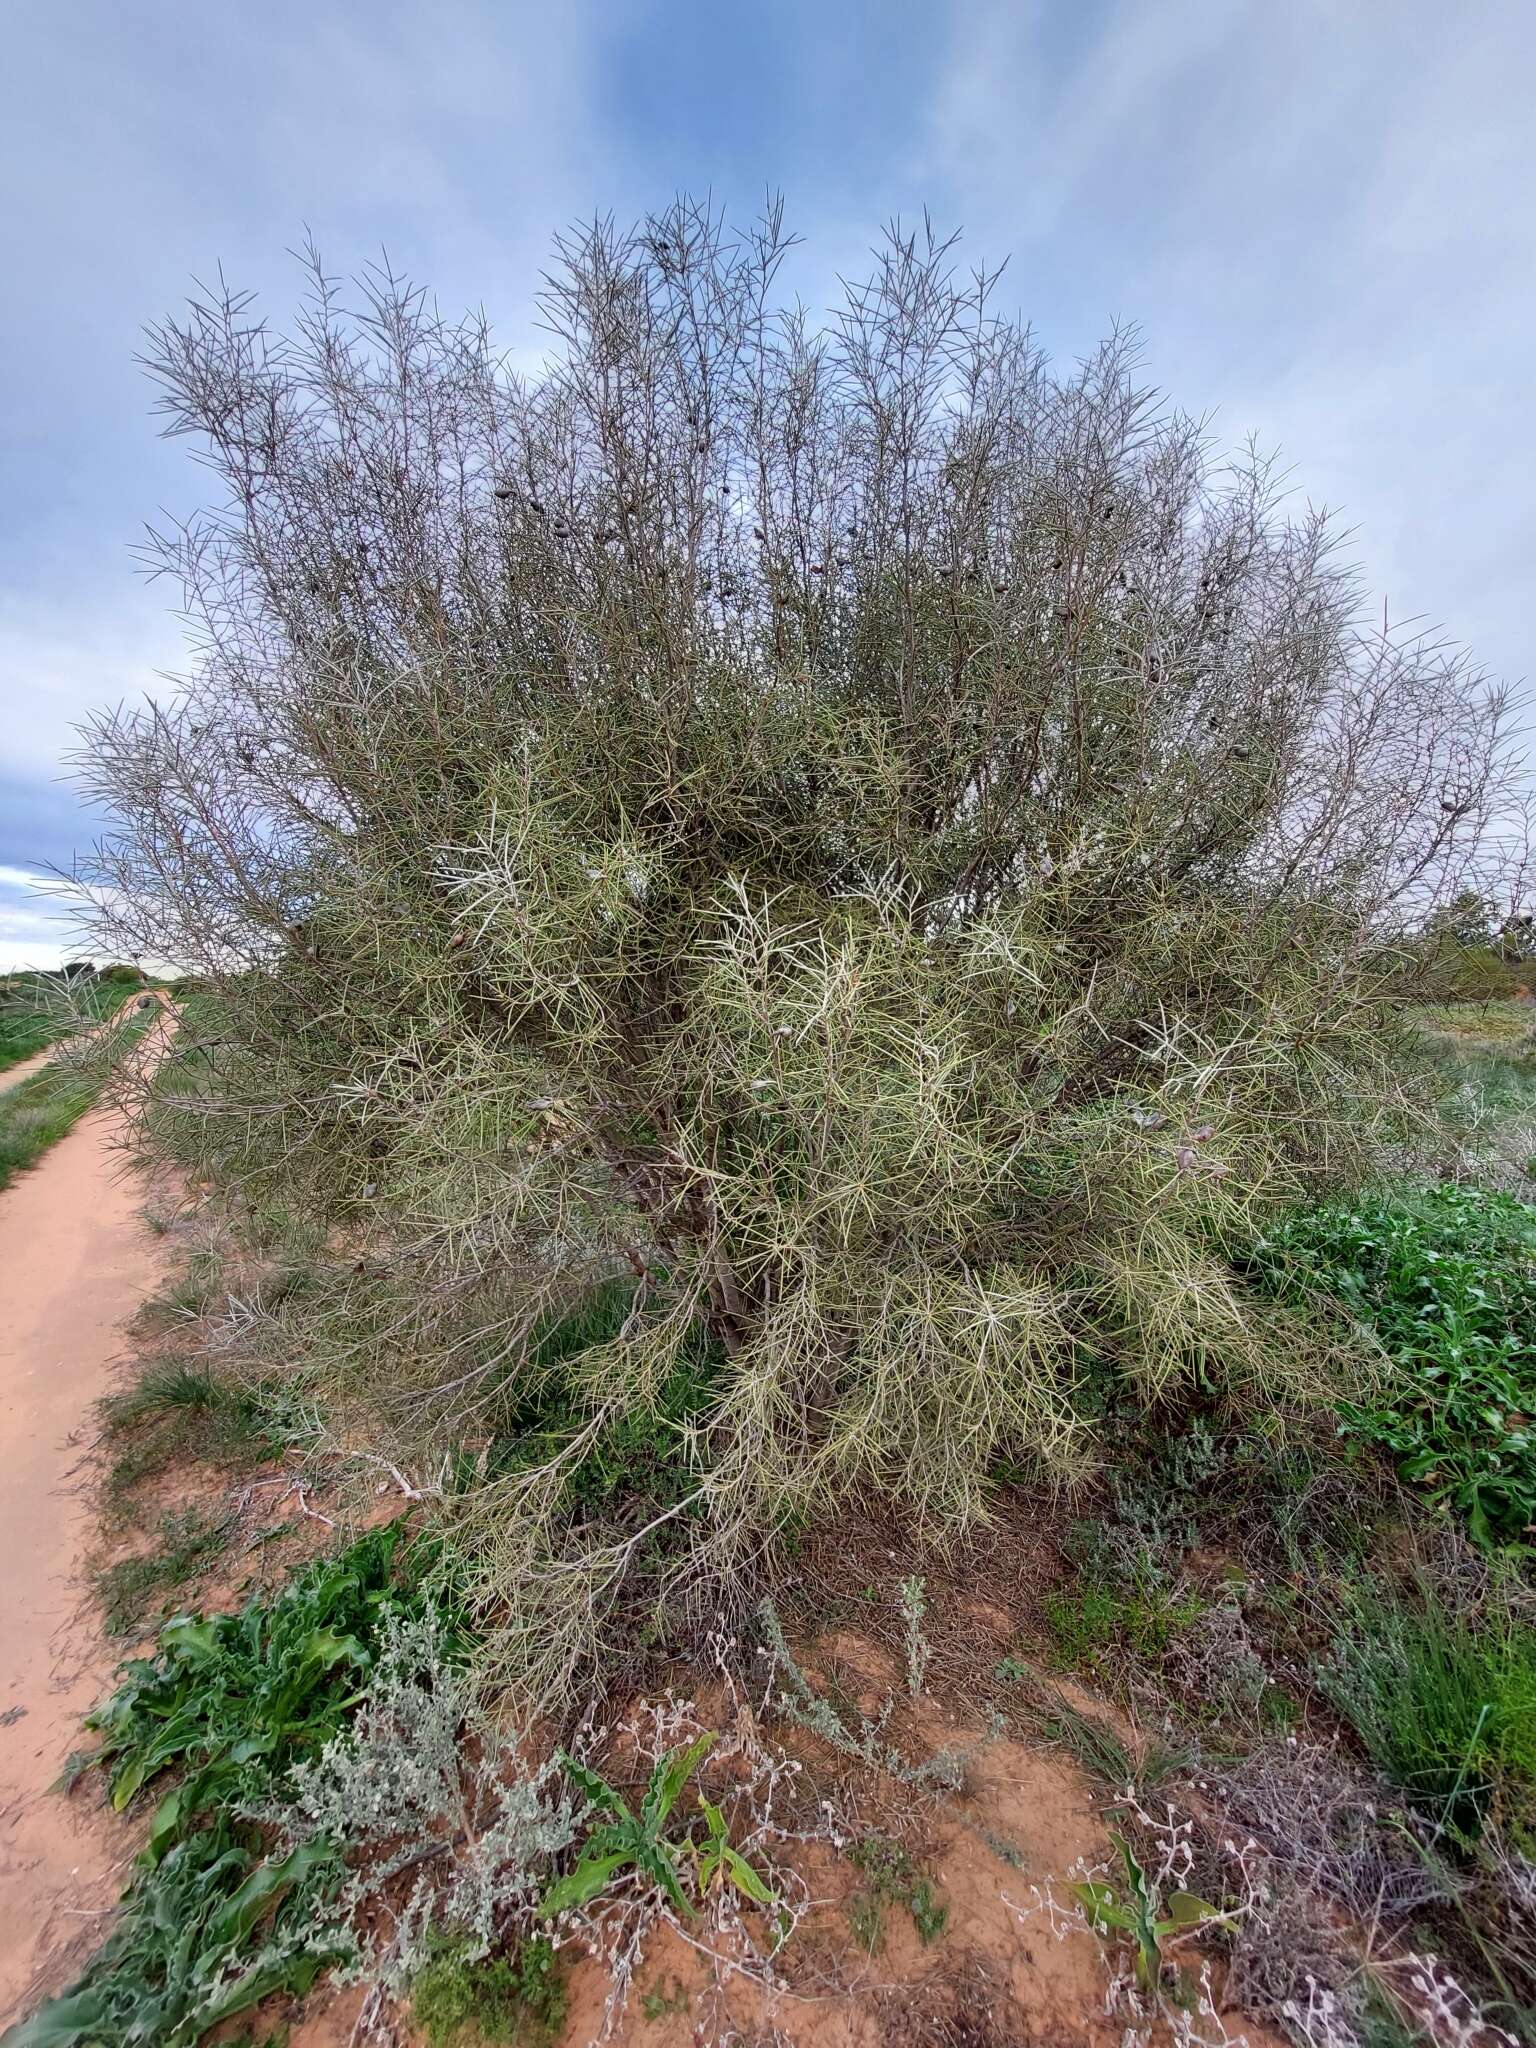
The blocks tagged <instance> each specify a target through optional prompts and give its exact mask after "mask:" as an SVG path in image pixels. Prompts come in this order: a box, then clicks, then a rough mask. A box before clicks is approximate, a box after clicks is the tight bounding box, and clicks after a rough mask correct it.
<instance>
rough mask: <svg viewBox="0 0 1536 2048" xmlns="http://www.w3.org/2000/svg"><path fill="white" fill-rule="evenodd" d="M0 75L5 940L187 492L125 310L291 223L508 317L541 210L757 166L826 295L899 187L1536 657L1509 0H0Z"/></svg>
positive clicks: (1453, 601)
mask: <svg viewBox="0 0 1536 2048" xmlns="http://www.w3.org/2000/svg"><path fill="white" fill-rule="evenodd" d="M3 33H4V48H5V53H6V59H7V61H6V64H5V66H4V74H3V82H0V277H3V278H4V280H5V283H4V287H3V297H0V307H3V311H0V971H3V970H5V969H6V968H8V967H12V966H15V965H18V964H23V963H26V964H39V965H46V964H51V963H53V962H55V961H56V960H57V959H58V958H59V957H60V956H61V954H69V953H70V952H71V950H72V948H71V936H70V932H69V929H68V926H67V922H66V920H67V909H66V907H65V906H63V905H61V904H58V903H55V902H52V901H50V900H49V899H46V898H44V897H42V896H40V895H39V894H38V893H37V890H36V887H35V883H34V878H35V877H37V876H39V875H41V874H45V873H47V872H48V871H49V870H51V869H54V868H58V867H65V868H67V867H68V865H69V862H70V860H71V857H72V855H73V853H74V852H75V850H76V849H77V848H78V847H80V846H82V845H84V844H87V843H89V841H90V840H91V839H92V837H93V836H94V835H95V832H96V831H97V830H99V829H100V823H101V821H100V820H98V819H95V818H93V817H92V816H91V815H90V814H89V813H87V812H86V811H84V810H83V809H82V807H81V806H80V804H79V802H78V801H77V799H76V797H75V795H74V793H73V791H72V789H71V788H70V786H69V784H68V781H67V779H66V767H65V764H64V757H65V756H66V755H67V753H68V750H69V748H70V746H71V745H72V741H73V732H74V727H75V725H76V723H77V721H78V720H79V719H80V718H81V717H82V716H83V715H85V714H86V713H87V712H88V711H90V710H91V709H92V708H93V707H96V706H100V705H103V704H108V703H116V702H119V701H122V700H125V699H126V700H129V701H134V700H137V699H139V698H141V697H142V696H143V695H144V694H145V693H146V692H154V691H157V690H158V691H161V692H165V691H167V690H168V689H169V687H170V686H169V685H168V684H167V683H166V682H165V681H164V680H163V678H164V677H166V676H168V675H174V674H175V673H176V672H177V670H178V669H179V668H181V667H182V666H183V665H184V648H183V643H182V638H181V631H180V627H179V625H178V623H177V621H176V619H175V618H174V616H173V615H172V613H171V611H170V609H169V608H170V605H171V604H172V602H173V600H174V593H173V592H171V591H170V590H168V589H167V587H166V586H165V585H163V584H148V583H146V582H145V581H144V579H143V577H142V575H141V573H140V571H139V569H138V567H137V565H136V561H135V556H134V552H133V550H134V545H135V542H136V541H137V540H138V539H139V538H140V537H141V536H142V533H143V529H144V526H145V524H146V523H147V522H150V521H153V520H156V519H157V518H159V517H161V516H163V515H164V514H165V513H166V512H169V513H170V514H172V515H184V514H186V513H188V512H190V511H191V510H193V509H194V507H195V506H196V505H197V503H198V502H199V486H200V481H201V479H200V473H199V471H198V470H197V468H196V466H195V465H194V464H193V463H192V462H191V461H190V459H189V456H188V452H187V449H186V447H185V445H184V444H178V443H168V442H164V441H162V440H160V439H159V438H158V435H157V427H156V422H155V421H154V419H153V417H152V415H151V410H150V407H151V399H152V394H151V391H150V388H149V386H148V383H147V381H146V379H145V377H144V375H143V373H142V371H141V370H140V369H138V368H137V367H136V365H135V361H134V357H135V353H136V351H137V350H138V349H139V348H140V347H141V345H142V331H143V329H144V327H145V325H146V324H147V323H149V322H151V321H154V320H157V319H160V318H162V317H164V316H165V315H166V314H167V313H169V312H171V311H172V310H173V309H175V308H176V307H177V306H178V305H180V303H181V302H182V301H183V300H184V299H185V298H186V296H187V295H188V293H189V291H190V290H191V289H192V287H193V281H194V280H195V279H199V278H208V277H210V276H212V275H214V274H215V273H216V271H217V269H218V267H219V266H220V265H222V267H223V270H224V272H225V274H226V276H227V277H228V278H229V279H230V280H231V282H233V283H235V284H237V285H240V286H242V287H251V288H254V289H255V290H256V291H257V292H258V293H259V295H260V299H261V303H262V304H263V306H264V307H265V308H266V310H267V311H268V312H269V313H270V314H271V315H272V316H273V318H274V319H275V320H276V321H278V322H281V321H282V320H283V319H284V318H285V317H286V316H287V314H288V312H289V311H290V310H291V308H292V305H293V303H294V297H295V293H296V291H297V275H296V268H295V265H294V262H293V259H292V257H291V255H290V253H289V252H290V251H291V250H292V249H293V248H294V247H295V246H296V245H297V244H298V243H299V242H300V241H301V240H302V238H303V237H304V235H305V233H306V232H308V233H309V234H311V235H312V236H313V237H314V239H315V240H316V242H317V243H318V245H319V247H320V249H321V251H322V253H323V254H324V257H325V259H326V263H327V266H328V268H329V269H331V270H332V271H336V272H342V273H346V272H354V271H356V270H357V269H359V268H360V267H361V266H362V265H363V264H365V263H366V262H368V261H369V260H370V259H372V258H374V257H375V256H377V254H378V253H379V251H380V249H381V248H382V249H387V251H388V253H389V255H390V257H391V258H392V259H393V261H394V263H395V265H396V267H397V268H399V269H401V270H404V271H406V272H408V273H409V274H411V275H412V276H413V277H414V278H415V279H416V280H417V281H419V282H422V283H424V284H426V285H428V286H430V287H431V289H432V290H433V292H434V293H435V295H436V297H437V299H438V301H439V303H440V304H441V305H442V306H443V308H444V309H445V310H454V311H457V310H459V309H461V308H463V307H467V306H469V305H484V307H485V308H486V310H487V312H488V313H489V315H490V317H491V320H492V323H493V325H494V326H495V328H496V330H497V332H498V335H499V337H500V338H501V340H502V341H503V342H504V344H506V345H507V346H509V347H512V348H514V349H529V350H531V349H534V348H536V347H537V345H538V332H537V327H536V323H535V311H534V304H533V300H534V293H535V291H536V289H537V285H538V273H539V269H540V266H541V264H542V263H543V261H544V260H545V257H546V255H547V252H548V248H549V243H550V240H551V237H552V235H553V234H554V233H555V232H556V231H557V230H558V229H560V228H562V227H564V226H566V225H568V224H570V223H572V222H574V221H577V220H580V219H584V218H590V217H591V216H592V215H593V214H594V213H595V212H604V213H606V212H609V211H612V212H614V213H616V214H618V215H619V216H620V217H621V218H626V219H627V218H630V217H632V216H634V215H636V214H638V213H640V212H642V211H644V210H646V209H647V208H651V207H655V206H658V205H662V204H664V203H665V202H666V201H667V200H668V199H670V198H671V197H672V196H673V195H674V194H675V193H677V192H678V191H681V190H686V191H690V192H693V193H694V194H705V193H708V194H711V195H712V196H713V197H714V199H715V200H716V201H717V202H718V203H719V204H721V205H723V206H724V207H725V208H726V209H727V211H728V212H729V213H732V214H737V215H742V216H746V215H749V214H751V213H752V212H754V211H755V210H756V209H757V207H758V206H759V205H760V203H761V200H762V197H763V194H764V193H765V191H767V190H769V189H772V190H776V191H782V192H783V194H784V195H785V200H786V212H787V217H788V220H789V223H790V225H791V226H792V227H793V228H794V229H795V230H796V231H797V232H798V233H799V234H800V235H801V236H802V237H803V238H804V247H803V248H802V250H801V251H800V252H799V253H798V255H797V257H796V269H795V272H794V277H793V283H794V285H795V286H796V287H798V289H799V290H800V291H801V293H802V295H803V296H805V297H806V299H807V300H808V302H809V303H811V304H812V305H813V306H814V305H816V304H818V303H820V304H828V303H830V301H831V298H832V296H833V294H834V292H835V289H836V279H837V277H838V276H839V275H840V274H841V275H846V274H848V273H850V272H856V271H857V270H858V269H859V267H860V264H861V262H862V260H863V257H864V253H865V252H866V251H867V250H868V248H869V247H870V245H871V243H872V242H873V241H874V240H875V239H876V237H877V236H878V234H879V232H880V229H881V227H882V226H883V224H884V223H885V222H886V221H887V220H889V219H890V218H891V217H893V216H901V217H904V218H907V219H911V218H912V217H914V216H915V215H917V214H920V212H921V210H922V208H923V207H925V206H926V207H927V208H928V209H929V210H930V211H931V213H932V214H933V216H934V218H935V220H936V222H937V223H938V224H939V225H940V226H941V227H943V228H944V229H946V230H949V229H955V228H958V229H961V230H963V234H964V240H963V242H962V245H961V249H962V254H963V255H964V256H966V257H967V258H969V259H971V260H974V261H980V260H982V259H985V260H987V261H988V262H989V263H996V262H999V261H1001V260H1002V259H1003V258H1005V257H1007V258H1008V259H1009V268H1008V272H1007V276H1006V282H1005V287H1004V290H1003V293H1002V298H1003V300H1004V302H1005V303H1006V304H1008V305H1009V306H1010V307H1012V308H1014V309H1016V310H1018V311H1019V312H1020V313H1022V314H1023V315H1024V316H1025V317H1027V318H1028V319H1029V320H1030V321H1031V322H1032V323H1033V325H1034V327H1035V330H1036V332H1037V335H1038V336H1039V338H1040V340H1041V341H1042V342H1043V343H1044V344H1045V346H1046V347H1047V348H1048V349H1049V350H1050V352H1051V353H1052V354H1054V355H1057V356H1060V357H1063V358H1072V357H1075V356H1077V355H1078V354H1081V353H1083V352H1085V351H1086V350H1087V349H1089V348H1090V347H1091V346H1092V345H1093V343H1094V342H1095V341H1096V340H1097V339H1099V338H1100V337H1101V336H1102V335H1103V334H1104V333H1105V332H1107V331H1108V330H1109V329H1110V328H1111V327H1112V326H1113V325H1115V324H1116V323H1117V322H1120V323H1123V322H1128V321H1129V322H1135V323H1136V324H1137V325H1138V326H1139V328H1140V329H1141V331H1142V334H1143V337H1144V362H1145V367H1146V371H1147V374H1148V376H1149V378H1150V379H1151V381H1153V382H1155V383H1156V384H1157V385H1159V386H1160V387H1161V388H1163V389H1164V390H1166V391H1167V392H1168V394H1169V396H1170V398H1171V399H1172V400H1174V401H1175V402H1177V403H1178V404H1179V405H1181V406H1183V407H1184V408H1185V409H1187V410H1190V411H1193V412H1197V413H1210V414H1212V415H1213V430H1214V431H1215V433H1216V434H1217V435H1218V437H1219V438H1225V439H1228V440H1230V441H1231V442H1232V443H1234V444H1235V443H1238V442H1240V441H1241V440H1242V439H1243V438H1244V437H1245V436H1246V435H1247V434H1248V433H1249V432H1250V431H1252V432H1256V433H1257V434H1258V435H1259V436H1260V438H1261V440H1262V441H1263V442H1264V443H1265V444H1266V445H1267V446H1270V447H1278V448H1279V450H1280V451H1281V454H1282V457H1283V459H1284V461H1285V462H1286V463H1287V464H1288V465H1289V467H1290V468H1291V470H1292V473H1293V477H1294V482H1295V487H1296V489H1297V491H1298V492H1299V493H1300V494H1302V495H1304V496H1305V497H1307V498H1308V499H1310V500H1311V501H1312V502H1314V503H1323V504H1327V505H1329V506H1330V507H1334V508H1336V509H1337V510H1338V512H1339V514H1340V517H1341V519H1342V520H1343V522H1344V523H1345V524H1346V525H1347V526H1349V527H1351V528H1355V529H1357V530H1358V540H1357V543H1356V547H1357V552H1358V556H1359V559H1360V562H1361V565H1362V568H1363V570H1364V573H1365V575H1366V578H1367V581H1368V585H1369V588H1370V590H1371V591H1372V592H1373V593H1374V594H1375V597H1374V599H1373V601H1376V600H1379V599H1380V598H1385V599H1386V600H1387V602H1388V605H1389V607H1390V614H1391V617H1392V619H1393V620H1394V621H1399V620H1403V619H1407V618H1408V617H1410V616H1415V615H1422V616H1424V617H1425V618H1426V619H1427V620H1430V621H1433V622H1436V623H1438V624H1440V625H1441V626H1443V627H1444V629H1445V630H1446V631H1447V632H1448V633H1449V634H1450V635H1451V636H1452V637H1453V638H1455V639H1457V640H1459V641H1462V642H1464V643H1466V644H1468V645H1470V646H1471V647H1472V648H1473V649H1474V651H1475V652H1476V654H1477V656H1478V658H1479V659H1480V660H1481V661H1482V662H1483V663H1484V664H1485V665H1486V666H1487V668H1488V669H1489V671H1490V672H1491V673H1492V674H1493V675H1494V676H1496V677H1499V678H1502V679H1503V680H1504V681H1506V682H1507V683H1509V684H1511V685H1515V686H1519V685H1520V684H1521V683H1522V682H1523V680H1524V679H1525V678H1526V677H1527V676H1529V675H1530V674H1531V673H1532V671H1533V669H1536V650H1533V644H1532V643H1533V637H1536V628H1533V626H1532V624H1531V616H1532V613H1531V606H1530V604H1529V596H1530V590H1529V584H1530V576H1531V565H1532V562H1533V560H1536V502H1533V490H1536V484H1533V479H1536V425H1533V418H1536V411H1533V408H1532V407H1531V405H1530V404H1529V402H1528V386H1529V383H1530V378H1531V369H1532V343H1531V335H1532V331H1533V316H1536V262H1533V258H1536V151H1532V149H1531V148H1530V146H1529V133H1528V129H1529V106H1530V101H1531V91H1532V85H1533V81H1536V0H1459V4H1458V5H1457V6H1455V7H1448V6H1446V5H1445V4H1444V0H950V4H937V0H935V4H927V5H919V4H917V0H879V4H873V0H869V4H866V0H775V4H772V5H766V4H759V5H754V6H745V5H738V4H736V0H708V4H705V0H607V4H596V0H590V4H589V0H542V4H538V5H532V4H525V0H431V4H426V0H419V4H415V5H409V4H403V0H366V4H364V0H304V4H295V0H263V4H262V5H261V6H259V7H257V6H249V5H236V4H234V0H135V4H134V5H133V6H132V7H125V6H123V5H122V0H9V5H8V6H7V7H6V8H5V10H4V16H3Z"/></svg>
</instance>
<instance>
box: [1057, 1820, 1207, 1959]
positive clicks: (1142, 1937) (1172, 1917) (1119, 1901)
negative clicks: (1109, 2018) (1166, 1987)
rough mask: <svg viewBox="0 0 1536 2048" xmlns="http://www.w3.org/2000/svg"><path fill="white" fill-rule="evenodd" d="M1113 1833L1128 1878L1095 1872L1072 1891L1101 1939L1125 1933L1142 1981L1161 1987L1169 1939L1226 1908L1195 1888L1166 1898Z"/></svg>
mask: <svg viewBox="0 0 1536 2048" xmlns="http://www.w3.org/2000/svg"><path fill="white" fill-rule="evenodd" d="M1110 1839H1111V1841H1112V1842H1113V1843H1114V1845H1115V1848H1116V1850H1117V1851H1118V1852H1119V1856H1120V1863H1121V1867H1122V1869H1123V1870H1124V1872H1125V1882H1124V1883H1123V1884H1121V1885H1113V1884H1109V1883H1106V1882H1105V1881H1104V1880H1103V1879H1101V1878H1090V1879H1088V1880H1087V1881H1086V1882H1085V1883H1082V1884H1074V1885H1073V1886H1072V1887H1071V1891H1072V1895H1073V1897H1074V1898H1075V1899H1076V1900H1077V1902H1078V1904H1079V1905H1080V1906H1081V1907H1082V1908H1083V1910H1084V1912H1085V1913H1086V1914H1087V1916H1088V1924H1089V1926H1090V1927H1091V1928H1092V1929H1093V1931H1094V1933H1095V1934H1097V1935H1098V1936H1099V1937H1100V1938H1101V1939H1103V1940H1109V1939H1112V1938H1113V1937H1114V1936H1116V1935H1119V1936H1121V1937H1122V1938H1124V1939H1126V1940H1128V1941H1129V1943H1130V1946H1131V1953H1132V1957H1133V1959H1134V1963H1135V1970H1136V1981H1137V1983H1138V1984H1139V1985H1140V1986H1141V1988H1142V1990H1143V1991H1156V1990H1157V1989H1158V1987H1159V1986H1160V1984H1161V1983H1162V1978H1163V1971H1164V1969H1165V1967H1166V1954H1165V1950H1166V1947H1167V1944H1168V1943H1170V1942H1171V1941H1173V1940H1175V1939H1176V1938H1177V1937H1178V1936H1179V1935H1181V1934H1188V1933H1191V1932H1192V1931H1193V1930H1194V1929H1195V1928H1197V1927H1200V1926H1202V1925H1204V1924H1205V1923H1206V1922H1207V1921H1210V1920H1215V1919H1218V1918H1219V1917H1220V1912H1221V1909H1220V1907H1218V1906H1213V1905H1211V1904H1210V1903H1209V1902H1208V1901H1207V1900H1205V1899H1201V1898H1196V1897H1195V1896H1194V1894H1193V1893H1191V1892H1182V1891H1181V1892H1172V1893H1170V1894H1169V1896H1168V1898H1167V1899H1166V1900H1165V1899H1163V1898H1161V1897H1160V1896H1159V1894H1158V1891H1157V1887H1156V1886H1155V1884H1154V1883H1153V1881H1152V1879H1151V1878H1150V1877H1149V1876H1148V1874H1147V1872H1146V1871H1145V1870H1144V1869H1143V1867H1142V1865H1141V1864H1140V1862H1139V1861H1138V1860H1137V1858H1136V1855H1135V1852H1134V1851H1133V1850H1132V1848H1131V1846H1130V1844H1129V1843H1128V1842H1127V1841H1125V1840H1124V1839H1123V1838H1122V1837H1121V1836H1119V1835H1112V1836H1111V1837H1110Z"/></svg>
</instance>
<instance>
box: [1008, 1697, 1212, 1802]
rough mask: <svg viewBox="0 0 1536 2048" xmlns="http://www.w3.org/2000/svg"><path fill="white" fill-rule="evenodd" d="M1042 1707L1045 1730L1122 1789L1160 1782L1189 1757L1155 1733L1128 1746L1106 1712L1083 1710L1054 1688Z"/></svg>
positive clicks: (1042, 1728)
mask: <svg viewBox="0 0 1536 2048" xmlns="http://www.w3.org/2000/svg"><path fill="white" fill-rule="evenodd" d="M1041 1709H1042V1712H1041V1722H1040V1732H1041V1734H1042V1735H1044V1736H1045V1737H1046V1738H1047V1740H1048V1741H1051V1742H1059V1743H1060V1744H1061V1745H1062V1747H1063V1748H1064V1749H1066V1750H1068V1751H1070V1752H1071V1754H1072V1755H1073V1756H1074V1757H1075V1758H1076V1759H1077V1761H1078V1762H1079V1763H1080V1764H1081V1765H1082V1767H1083V1769H1084V1770H1086V1771H1092V1772H1093V1773H1094V1775H1095V1776H1096V1777H1100V1778H1102V1779H1103V1780H1104V1781H1105V1783H1106V1784H1109V1785H1113V1786H1115V1787H1116V1788H1118V1789H1120V1790H1124V1789H1125V1788H1126V1787H1127V1786H1133V1787H1135V1788H1136V1789H1138V1790H1146V1789H1150V1788H1152V1787H1154V1786H1157V1785H1160V1784H1161V1783H1162V1782H1163V1780H1164V1779H1165V1778H1167V1777H1169V1776H1170V1775H1171V1774H1172V1773H1173V1772H1174V1771H1177V1770H1180V1769H1182V1768H1183V1767H1184V1765H1185V1764H1186V1763H1187V1761H1188V1759H1187V1758H1186V1757H1183V1756H1181V1755H1179V1754H1178V1752H1177V1751H1175V1750H1173V1749H1170V1748H1169V1747H1168V1745H1167V1744H1166V1743H1164V1742H1160V1741H1158V1739H1157V1738H1156V1737H1155V1736H1154V1737H1152V1738H1150V1739H1148V1740H1144V1741H1142V1742H1139V1743H1137V1744H1136V1745H1135V1746H1134V1747H1132V1746H1128V1745H1127V1744H1126V1743H1124V1742H1122V1741H1121V1739H1120V1737H1119V1736H1118V1735H1117V1734H1116V1733H1115V1731H1114V1729H1113V1728H1112V1727H1111V1726H1110V1725H1109V1723H1108V1722H1107V1721H1106V1720H1105V1719H1104V1718H1103V1716H1102V1715H1099V1714H1084V1713H1082V1712H1080V1711H1079V1709H1078V1708H1076V1707H1074V1706H1073V1705H1072V1703H1071V1701H1070V1700H1067V1699H1065V1698H1063V1696H1062V1695H1061V1694H1060V1693H1059V1692H1057V1691H1055V1690H1054V1688H1052V1689H1050V1690H1048V1691H1047V1692H1046V1693H1045V1694H1044V1696H1043V1698H1042V1701H1041Z"/></svg>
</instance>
